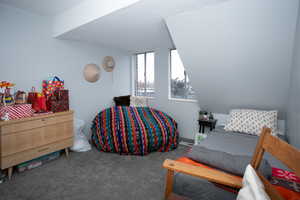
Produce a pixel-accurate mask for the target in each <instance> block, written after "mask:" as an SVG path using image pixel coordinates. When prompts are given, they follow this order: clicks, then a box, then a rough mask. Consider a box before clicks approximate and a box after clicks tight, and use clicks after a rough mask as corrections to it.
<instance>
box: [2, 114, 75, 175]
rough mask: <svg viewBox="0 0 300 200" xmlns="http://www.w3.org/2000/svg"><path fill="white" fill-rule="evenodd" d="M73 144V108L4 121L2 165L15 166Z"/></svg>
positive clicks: (9, 167)
mask: <svg viewBox="0 0 300 200" xmlns="http://www.w3.org/2000/svg"><path fill="white" fill-rule="evenodd" d="M72 145H73V111H67V112H60V113H54V114H48V115H43V116H38V117H30V118H23V119H18V120H10V121H1V122H0V167H1V169H2V170H3V169H8V177H9V179H11V176H12V171H13V166H15V165H18V164H20V163H22V162H25V161H29V160H32V159H34V158H38V157H40V156H43V155H46V154H49V153H52V152H55V151H58V150H62V149H65V151H66V154H67V156H68V148H69V147H71V146H72Z"/></svg>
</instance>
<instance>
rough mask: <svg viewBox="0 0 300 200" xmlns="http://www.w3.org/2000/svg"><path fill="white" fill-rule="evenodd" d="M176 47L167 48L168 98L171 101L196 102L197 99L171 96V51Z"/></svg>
mask: <svg viewBox="0 0 300 200" xmlns="http://www.w3.org/2000/svg"><path fill="white" fill-rule="evenodd" d="M173 50H176V49H169V54H168V55H169V58H168V60H169V69H168V85H169V87H168V99H169V100H171V101H178V102H190V103H197V102H198V100H197V99H186V98H173V97H172V91H171V90H172V85H171V80H172V51H173Z"/></svg>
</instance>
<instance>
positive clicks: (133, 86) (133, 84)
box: [130, 54, 136, 96]
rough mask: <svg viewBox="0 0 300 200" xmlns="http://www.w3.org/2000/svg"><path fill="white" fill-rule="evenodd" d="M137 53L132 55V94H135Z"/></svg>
mask: <svg viewBox="0 0 300 200" xmlns="http://www.w3.org/2000/svg"><path fill="white" fill-rule="evenodd" d="M135 56H136V54H134V55H132V56H131V88H130V89H131V95H132V96H134V94H135V69H134V67H135V65H136V59H135Z"/></svg>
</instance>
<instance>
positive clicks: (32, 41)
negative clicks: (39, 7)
mask: <svg viewBox="0 0 300 200" xmlns="http://www.w3.org/2000/svg"><path fill="white" fill-rule="evenodd" d="M0 33H1V37H0V44H1V45H0V55H1V59H0V80H7V81H12V82H14V83H16V88H18V89H21V90H25V91H28V90H29V89H30V88H31V86H35V87H37V88H38V89H41V84H42V80H43V79H46V78H48V76H49V74H55V75H58V76H60V77H62V78H63V79H64V80H65V84H66V87H67V88H68V89H69V90H70V105H71V108H72V109H73V110H75V114H76V116H77V117H79V118H81V119H84V120H85V121H86V122H89V123H90V122H91V120H92V119H93V117H94V116H95V115H96V114H97V113H98V112H99V111H100V110H101V109H103V108H105V107H109V106H111V104H112V98H113V96H117V95H122V94H124V93H129V92H130V62H131V61H130V56H129V55H128V54H125V53H123V52H119V51H115V50H112V49H104V48H100V47H97V46H91V45H88V44H82V43H78V42H72V41H63V40H57V39H53V38H52V27H51V20H50V19H49V18H45V17H41V16H37V15H33V14H30V13H26V12H24V11H22V10H19V9H15V8H11V7H7V6H4V5H0ZM107 55H111V56H113V57H114V58H115V59H116V68H115V71H114V72H113V74H112V73H106V72H104V70H103V69H102V74H101V79H100V80H99V81H98V82H96V83H88V82H86V81H85V80H84V78H83V76H82V70H83V67H84V66H85V65H86V64H88V63H97V64H100V63H101V62H102V59H103V57H104V56H107ZM88 128H89V127H87V130H88Z"/></svg>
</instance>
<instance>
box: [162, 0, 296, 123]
mask: <svg viewBox="0 0 300 200" xmlns="http://www.w3.org/2000/svg"><path fill="white" fill-rule="evenodd" d="M298 3H299V2H298V1H297V0H289V1H282V0H264V1H261V0H251V1H249V0H231V1H228V2H224V3H221V4H215V5H211V6H206V7H204V8H202V9H199V10H197V11H191V12H185V13H181V14H178V15H176V16H173V17H170V18H168V19H167V26H168V28H169V30H170V33H171V36H172V39H173V41H174V43H175V45H176V47H177V50H178V51H179V54H180V56H181V58H182V60H183V63H184V66H185V67H186V69H187V71H188V73H189V75H190V78H191V83H192V86H193V88H194V89H195V90H196V93H197V94H198V101H199V104H200V107H201V108H205V109H208V110H211V111H214V112H219V113H227V112H228V111H229V110H230V109H232V108H258V109H276V110H279V111H280V113H281V114H280V116H281V118H284V116H285V111H286V108H285V106H286V102H287V96H288V88H289V79H290V68H291V58H292V50H293V43H294V36H295V27H296V21H297V12H298Z"/></svg>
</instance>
